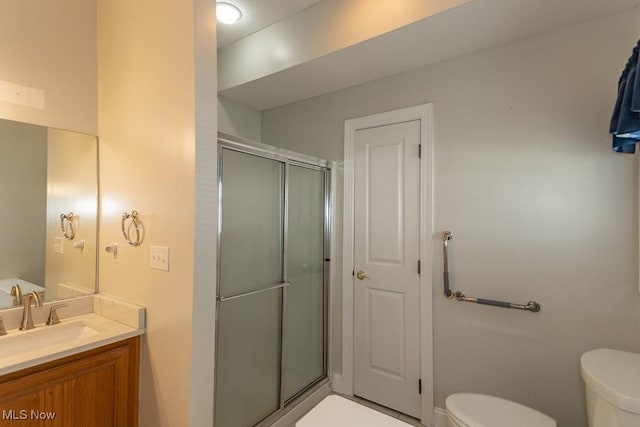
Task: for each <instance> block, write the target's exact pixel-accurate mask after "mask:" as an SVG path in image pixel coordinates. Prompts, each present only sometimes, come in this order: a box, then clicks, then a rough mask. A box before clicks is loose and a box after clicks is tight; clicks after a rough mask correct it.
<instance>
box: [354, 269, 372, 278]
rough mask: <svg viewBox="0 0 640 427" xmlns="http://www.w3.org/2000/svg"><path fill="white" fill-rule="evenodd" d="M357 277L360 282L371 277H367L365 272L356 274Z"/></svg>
mask: <svg viewBox="0 0 640 427" xmlns="http://www.w3.org/2000/svg"><path fill="white" fill-rule="evenodd" d="M356 277H357V278H358V279H360V280H364V279H368V278H369V276H367V273H365V272H364V271H362V270H360V271H358V272H357V273H356Z"/></svg>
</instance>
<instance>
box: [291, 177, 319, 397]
mask: <svg viewBox="0 0 640 427" xmlns="http://www.w3.org/2000/svg"><path fill="white" fill-rule="evenodd" d="M324 193H325V191H324V172H323V171H318V170H313V169H307V168H303V167H297V166H291V167H290V169H289V221H288V222H289V223H288V238H287V244H288V247H287V252H288V255H287V269H288V271H287V273H288V276H287V277H288V280H289V282H290V283H291V286H289V287H288V288H287V289H286V294H285V295H286V297H285V325H284V342H283V352H284V377H283V382H284V398H285V400H288V399H290V398H291V397H293V396H295V395H296V394H297V393H298V392H300V391H301V390H303V389H304V388H306V387H307V386H309V385H311V384H312V383H313V382H315V381H316V380H317V379H319V378H321V377H322V376H324V370H325V369H324V345H325V340H324V325H325V322H324V295H325V292H324V206H325V194H324Z"/></svg>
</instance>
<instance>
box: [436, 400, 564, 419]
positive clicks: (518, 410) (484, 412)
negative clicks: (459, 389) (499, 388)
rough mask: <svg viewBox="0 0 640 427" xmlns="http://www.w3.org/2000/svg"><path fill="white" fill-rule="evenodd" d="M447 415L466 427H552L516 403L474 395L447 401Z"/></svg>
mask: <svg viewBox="0 0 640 427" xmlns="http://www.w3.org/2000/svg"><path fill="white" fill-rule="evenodd" d="M446 406H447V412H448V413H449V414H450V415H452V416H453V417H454V418H455V420H456V421H458V422H460V423H462V424H463V425H465V426H468V427H513V426H515V425H517V426H518V427H556V422H555V420H554V419H553V418H551V417H549V416H547V415H545V414H543V413H542V412H538V411H536V410H535V409H531V408H529V407H527V406H524V405H521V404H519V403H515V402H511V401H509V400H505V399H500V398H499V397H494V396H487V395H484V394H475V393H456V394H452V395H450V396H449V397H447V401H446Z"/></svg>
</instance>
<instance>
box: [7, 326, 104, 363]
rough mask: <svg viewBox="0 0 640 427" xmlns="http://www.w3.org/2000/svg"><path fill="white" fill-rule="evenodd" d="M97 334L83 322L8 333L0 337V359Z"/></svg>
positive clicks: (97, 332)
mask: <svg viewBox="0 0 640 427" xmlns="http://www.w3.org/2000/svg"><path fill="white" fill-rule="evenodd" d="M98 334H100V331H98V330H97V329H95V328H93V327H91V326H89V325H88V324H87V323H86V322H84V321H72V322H68V323H60V324H58V325H54V326H39V327H37V328H36V329H31V330H29V331H18V330H15V331H10V332H9V334H8V335H4V336H2V337H0V359H2V358H5V357H11V356H16V355H19V354H23V353H27V352H30V351H33V350H41V349H43V348H46V347H51V346H55V345H58V344H64V343H67V342H72V341H76V340H81V339H83V338H86V337H91V336H93V335H98Z"/></svg>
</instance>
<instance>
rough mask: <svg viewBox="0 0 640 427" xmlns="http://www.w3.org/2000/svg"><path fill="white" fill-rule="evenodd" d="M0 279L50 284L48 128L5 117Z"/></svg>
mask: <svg viewBox="0 0 640 427" xmlns="http://www.w3.org/2000/svg"><path fill="white" fill-rule="evenodd" d="M0 173H1V174H2V175H1V177H0V200H1V201H2V209H0V236H2V239H1V242H2V243H1V244H0V279H8V278H14V277H17V278H20V279H23V280H26V281H29V282H32V283H35V284H38V285H41V286H42V285H43V284H44V268H45V250H44V248H45V229H46V212H47V129H46V128H43V127H41V126H33V125H27V124H23V123H16V122H11V121H7V120H0Z"/></svg>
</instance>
